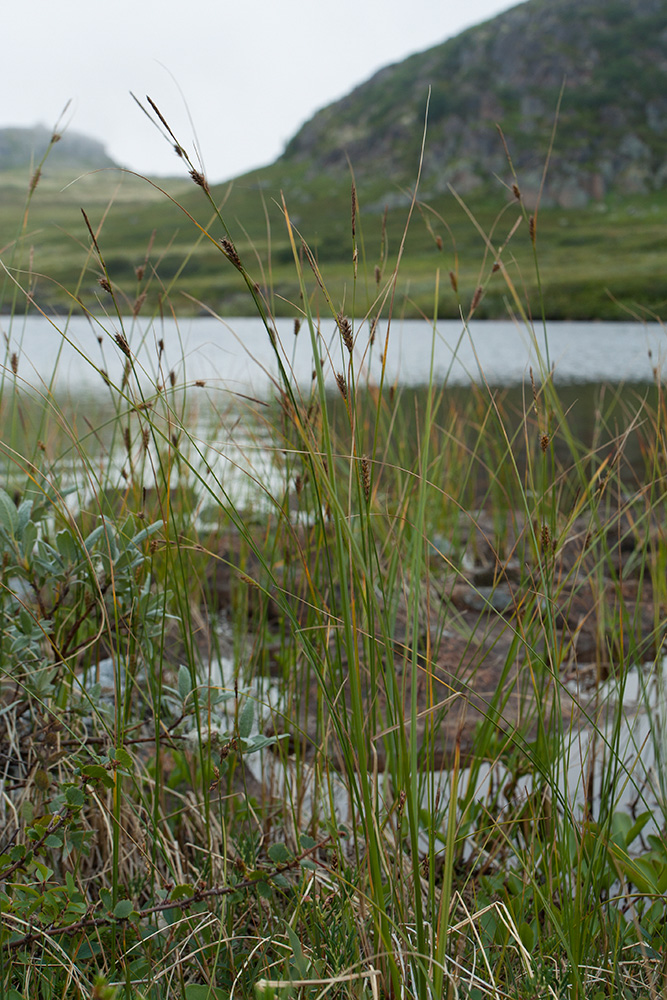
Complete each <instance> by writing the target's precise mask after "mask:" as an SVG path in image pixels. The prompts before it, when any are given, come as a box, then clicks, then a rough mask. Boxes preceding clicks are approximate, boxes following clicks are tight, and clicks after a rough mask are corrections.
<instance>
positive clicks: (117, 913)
mask: <svg viewBox="0 0 667 1000" xmlns="http://www.w3.org/2000/svg"><path fill="white" fill-rule="evenodd" d="M133 909H134V907H133V906H132V900H131V899H121V900H120V901H119V902H118V903H116V905H115V906H114V910H113V915H114V917H115V918H116V920H127V918H128V917H129V915H130V914H131V913H132V910H133Z"/></svg>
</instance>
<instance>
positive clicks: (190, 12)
mask: <svg viewBox="0 0 667 1000" xmlns="http://www.w3.org/2000/svg"><path fill="white" fill-rule="evenodd" d="M516 2H517V0H217V2H216V0H194V2H192V0H191V2H189V3H188V2H187V0H180V2H178V3H177V2H176V0H160V2H159V3H158V2H155V0H107V2H102V0H59V2H57V0H21V2H14V3H6V4H4V5H3V12H2V28H3V40H4V44H3V47H2V49H3V51H2V69H3V81H4V83H3V85H2V88H0V126H6V125H35V124H37V123H41V124H44V125H46V126H48V127H49V128H51V127H52V126H53V125H55V123H56V121H57V119H58V117H59V115H60V113H61V111H62V109H63V108H64V106H65V104H66V103H67V101H68V100H70V99H71V102H72V103H71V105H70V107H69V109H68V112H67V114H66V117H65V121H67V122H69V124H70V126H71V128H73V129H75V130H76V131H79V132H85V133H87V134H88V135H91V136H94V137H95V138H98V139H101V140H102V141H103V142H104V143H105V145H106V147H107V151H108V152H109V153H110V154H111V155H112V156H113V157H114V158H115V159H116V160H118V161H119V162H120V163H122V164H123V165H125V166H128V167H131V168H132V169H135V170H138V171H140V172H144V173H154V174H177V173H179V170H180V169H181V168H180V167H179V162H178V160H177V158H176V156H175V155H174V154H173V153H172V152H171V151H170V149H169V147H168V146H167V144H166V143H165V142H164V140H163V139H162V138H161V137H160V136H159V134H158V133H157V131H156V130H155V129H154V128H153V127H152V126H151V124H150V123H149V122H148V120H147V119H146V118H145V117H144V115H143V114H142V113H141V111H140V110H139V108H137V106H136V105H135V104H134V102H133V101H132V99H131V97H130V96H129V92H130V91H133V92H134V93H135V94H136V95H137V96H138V97H140V98H141V99H142V100H143V99H144V96H145V95H146V94H149V95H150V96H151V97H152V98H153V100H154V101H155V102H156V104H157V105H158V106H159V107H160V109H161V111H162V112H163V114H164V115H165V117H166V118H167V120H168V121H169V123H170V124H171V126H172V128H173V130H174V132H175V133H176V135H177V136H178V138H179V140H180V141H181V144H182V145H183V146H185V147H186V148H187V149H188V150H189V151H190V150H191V149H192V148H193V142H194V140H195V136H196V138H197V140H198V143H199V146H200V148H201V152H202V159H203V162H204V166H205V168H206V172H207V174H208V176H209V179H210V180H212V181H217V180H223V179H226V178H229V177H232V176H235V175H237V174H239V173H242V172H243V171H245V170H249V169H251V168H252V167H255V166H262V165H264V164H267V163H270V162H271V161H272V160H274V159H275V158H276V157H277V156H278V155H279V154H280V153H281V152H282V150H283V148H284V145H285V143H286V142H287V140H288V139H290V138H291V136H292V135H293V134H294V133H295V132H296V130H297V128H298V127H299V125H301V124H302V123H303V122H304V121H306V120H307V119H308V118H310V117H311V115H312V114H313V113H314V112H315V111H317V110H318V109H319V108H321V107H324V106H325V105H326V104H329V103H331V102H332V101H334V100H336V99H337V98H339V97H342V96H344V95H345V94H346V93H347V92H348V91H349V90H351V89H352V87H354V86H355V85H357V84H359V83H362V82H363V81H364V80H366V79H368V77H369V76H371V75H372V74H373V73H374V72H375V71H376V70H377V69H380V68H381V67H382V66H386V65H388V64H389V63H392V62H397V61H399V60H400V59H402V58H403V57H404V56H406V55H409V54H410V53H412V52H419V51H421V50H423V49H426V48H429V47H430V46H432V45H436V44H438V43H439V42H441V41H444V40H445V39H446V38H449V37H451V36H452V35H456V34H458V32H459V31H462V30H463V29H464V28H466V27H469V26H470V25H472V24H477V23H479V22H480V21H484V20H486V19H488V18H489V17H493V16H494V15H495V14H498V13H499V12H500V11H503V10H507V9H508V8H509V7H512V6H514V5H515V3H516ZM188 113H189V115H190V116H191V119H192V121H190V120H189V118H188Z"/></svg>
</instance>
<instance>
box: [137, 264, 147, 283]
mask: <svg viewBox="0 0 667 1000" xmlns="http://www.w3.org/2000/svg"><path fill="white" fill-rule="evenodd" d="M134 273H135V274H136V276H137V281H143V280H144V274H145V273H146V268H145V267H144V265H143V264H139V265H138V266H137V267H135V269H134Z"/></svg>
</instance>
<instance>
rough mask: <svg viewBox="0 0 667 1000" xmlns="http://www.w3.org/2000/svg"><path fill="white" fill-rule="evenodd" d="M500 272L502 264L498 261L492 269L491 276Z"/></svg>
mask: <svg viewBox="0 0 667 1000" xmlns="http://www.w3.org/2000/svg"><path fill="white" fill-rule="evenodd" d="M499 270H500V264H499V262H498V261H495V262H494V265H493V267H492V268H491V274H495V273H496V271H499Z"/></svg>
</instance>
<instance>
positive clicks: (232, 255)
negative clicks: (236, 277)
mask: <svg viewBox="0 0 667 1000" xmlns="http://www.w3.org/2000/svg"><path fill="white" fill-rule="evenodd" d="M220 246H221V247H222V249H223V250H224V252H225V256H226V257H227V260H228V261H229V262H230V263H231V264H233V265H234V267H235V268H236V270H237V271H242V270H243V264H242V263H241V258H240V257H239V255H238V251H237V249H236V247H235V246H234V244H233V243H232V241H231V240H230V239H229V237H228V236H224V237H223V238H222V239H221V240H220Z"/></svg>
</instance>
